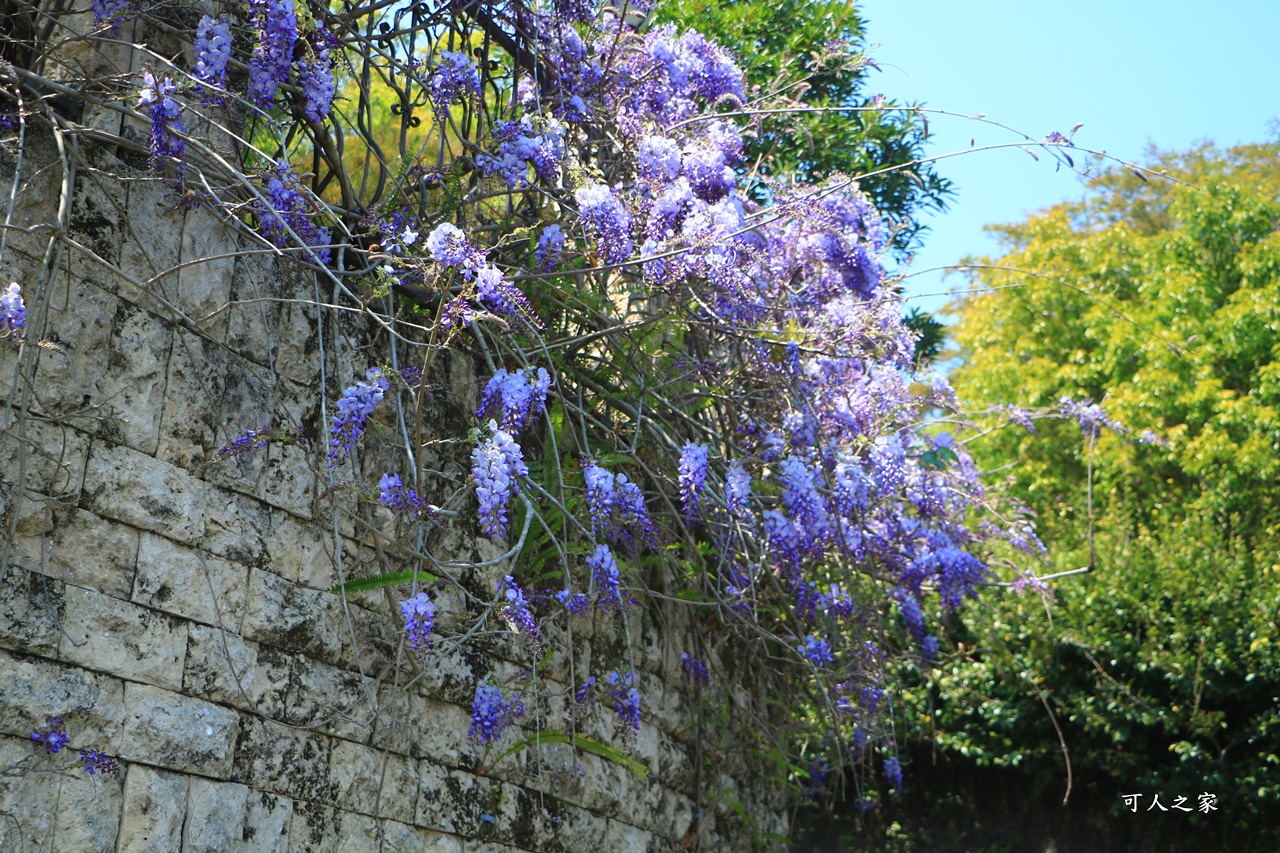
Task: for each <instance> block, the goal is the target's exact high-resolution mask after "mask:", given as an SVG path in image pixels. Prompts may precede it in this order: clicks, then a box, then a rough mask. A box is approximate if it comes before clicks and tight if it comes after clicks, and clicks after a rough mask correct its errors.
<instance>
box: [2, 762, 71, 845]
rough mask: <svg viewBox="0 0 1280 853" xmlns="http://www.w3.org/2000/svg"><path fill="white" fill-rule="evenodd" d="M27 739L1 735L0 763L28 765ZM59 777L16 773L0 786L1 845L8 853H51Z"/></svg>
mask: <svg viewBox="0 0 1280 853" xmlns="http://www.w3.org/2000/svg"><path fill="white" fill-rule="evenodd" d="M33 755H34V751H33V749H32V746H31V739H30V738H7V737H0V766H2V767H14V766H24V763H25V766H31V764H32V762H33V761H34V760H35V759H34V758H33ZM61 786H62V779H61V778H60V777H59V776H58V775H57V774H55V773H19V774H15V775H13V776H9V777H7V778H6V779H5V780H4V784H2V785H0V844H2V845H4V850H6V851H8V853H53V848H52V847H51V845H52V843H53V834H54V823H55V821H56V820H57V812H56V811H55V810H54V809H51V808H50V807H49V804H50V803H56V802H58V789H59V788H60V787H61Z"/></svg>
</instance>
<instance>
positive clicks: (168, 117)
mask: <svg viewBox="0 0 1280 853" xmlns="http://www.w3.org/2000/svg"><path fill="white" fill-rule="evenodd" d="M142 82H143V87H142V92H141V93H140V94H139V95H138V106H139V107H145V108H146V110H147V112H148V113H149V114H150V115H151V168H153V169H158V168H160V163H161V161H162V160H164V158H166V157H173V158H175V159H176V160H177V161H178V162H177V170H178V173H179V174H181V173H182V170H183V162H182V155H183V154H184V153H185V152H186V148H187V146H186V143H185V142H183V141H182V139H180V138H179V137H177V136H174V134H175V133H181V132H183V131H184V130H186V128H184V127H183V126H182V108H181V106H179V105H178V102H177V101H176V100H174V98H173V95H174V93H176V92H177V91H178V84H177V83H174V82H173V79H172V78H170V77H167V76H166V77H161V78H159V79H157V78H156V76H155V75H154V74H152V73H151V72H150V71H144V72H143V73H142Z"/></svg>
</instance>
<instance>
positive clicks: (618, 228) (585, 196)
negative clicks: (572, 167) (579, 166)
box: [573, 184, 631, 264]
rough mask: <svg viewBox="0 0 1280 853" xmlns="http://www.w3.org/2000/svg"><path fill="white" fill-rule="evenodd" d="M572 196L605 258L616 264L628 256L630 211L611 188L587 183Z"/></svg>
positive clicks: (602, 256) (608, 262)
mask: <svg viewBox="0 0 1280 853" xmlns="http://www.w3.org/2000/svg"><path fill="white" fill-rule="evenodd" d="M573 197H574V198H575V199H576V200H577V202H578V214H579V216H581V217H582V222H583V224H584V225H585V226H586V227H587V231H588V232H589V233H590V234H591V235H592V237H594V238H595V242H596V250H597V252H599V254H600V257H601V258H602V259H603V260H604V262H605V263H606V264H619V263H622V262H623V261H625V260H626V259H627V258H629V257H631V237H630V233H631V214H629V213H627V211H626V208H624V207H623V206H622V203H621V202H619V201H618V199H617V197H616V196H615V195H614V194H613V191H612V190H610V189H609V188H608V187H606V186H604V185H603V184H586V185H584V186H581V187H579V188H578V190H577V191H576V192H575V193H574V194H573Z"/></svg>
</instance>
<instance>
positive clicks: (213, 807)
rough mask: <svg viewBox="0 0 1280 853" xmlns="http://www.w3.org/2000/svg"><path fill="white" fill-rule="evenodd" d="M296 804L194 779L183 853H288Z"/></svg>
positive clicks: (231, 784) (231, 785)
mask: <svg viewBox="0 0 1280 853" xmlns="http://www.w3.org/2000/svg"><path fill="white" fill-rule="evenodd" d="M292 821H293V803H292V802H290V801H289V800H288V799H286V798H284V797H277V796H275V795H273V794H266V793H262V792H260V791H254V790H253V789H251V788H249V787H247V786H245V785H239V784H236V783H234V782H219V781H215V780H212V779H203V778H200V777H195V778H192V780H191V789H190V793H189V794H188V795H187V821H186V824H185V826H184V829H183V838H182V851H183V853H233V851H244V853H249V851H253V853H286V852H287V851H288V849H289V828H290V825H291V824H292Z"/></svg>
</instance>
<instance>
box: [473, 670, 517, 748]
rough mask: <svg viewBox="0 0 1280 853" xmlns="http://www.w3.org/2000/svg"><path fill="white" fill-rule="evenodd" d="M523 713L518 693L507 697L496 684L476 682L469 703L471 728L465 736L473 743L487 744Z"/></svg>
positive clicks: (500, 735) (500, 734)
mask: <svg viewBox="0 0 1280 853" xmlns="http://www.w3.org/2000/svg"><path fill="white" fill-rule="evenodd" d="M523 713H524V702H523V700H522V699H521V697H520V694H518V693H516V694H513V695H512V696H511V698H510V699H508V698H506V697H505V696H503V694H502V688H501V687H498V686H497V685H496V684H478V685H476V695H475V699H474V700H473V701H472V703H471V728H470V729H469V730H468V731H467V737H469V738H470V739H471V742H472V743H474V744H477V745H479V746H488V745H489V744H491V743H493V742H494V741H496V740H497V739H498V738H500V737H502V733H503V732H505V731H506V730H507V726H509V725H511V723H512V721H513V720H515V718H516V717H519V716H520V715H521V714H523Z"/></svg>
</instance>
